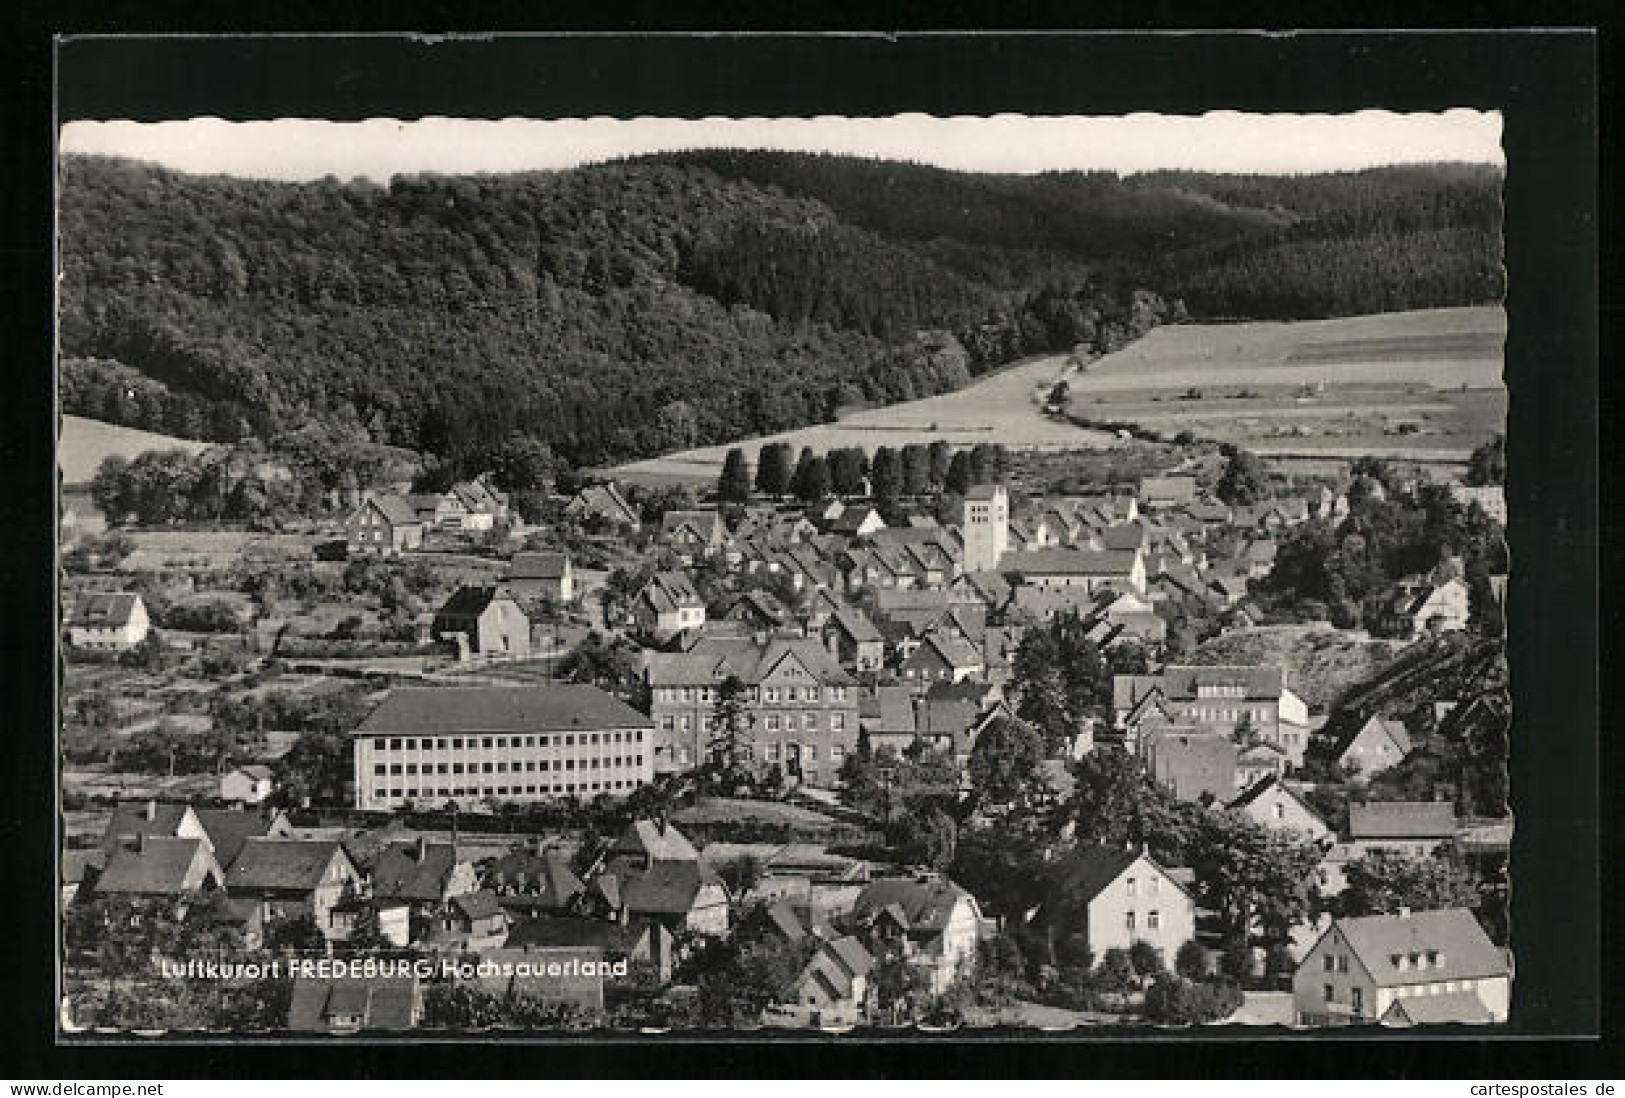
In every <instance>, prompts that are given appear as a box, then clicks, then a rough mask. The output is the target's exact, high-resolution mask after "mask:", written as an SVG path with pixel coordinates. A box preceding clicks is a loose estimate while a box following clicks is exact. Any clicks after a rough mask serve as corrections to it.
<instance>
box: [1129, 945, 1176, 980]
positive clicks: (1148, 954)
mask: <svg viewBox="0 0 1625 1098" xmlns="http://www.w3.org/2000/svg"><path fill="white" fill-rule="evenodd" d="M1128 959H1129V963H1130V964H1132V965H1133V966H1134V972H1135V974H1136V975H1139V976H1160V975H1162V974H1163V973H1164V972H1165V971H1167V969H1166V967H1165V966H1164V965H1163V963H1162V950H1160V949H1158V948H1157V947H1156V946H1154V945H1152V944H1151V943H1150V942H1143V941H1142V942H1135V943H1134V944H1133V945H1132V946H1130V947H1129V951H1128Z"/></svg>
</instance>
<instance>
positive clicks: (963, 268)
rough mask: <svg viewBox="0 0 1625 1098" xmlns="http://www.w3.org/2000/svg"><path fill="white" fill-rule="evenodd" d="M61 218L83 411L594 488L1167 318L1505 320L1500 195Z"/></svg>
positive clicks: (660, 167)
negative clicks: (594, 467)
mask: <svg viewBox="0 0 1625 1098" xmlns="http://www.w3.org/2000/svg"><path fill="white" fill-rule="evenodd" d="M61 186H62V190H61V194H62V202H61V211H60V228H61V256H62V271H63V282H62V287H61V289H62V298H61V300H62V310H61V345H62V349H63V357H64V361H63V364H62V387H61V392H62V397H63V403H64V408H65V410H66V411H68V412H72V413H77V414H82V415H85V416H89V417H92V418H96V419H101V420H105V421H108V422H113V423H119V424H123V425H126V426H132V427H139V428H144V429H149V430H156V431H161V432H164V433H167V434H173V435H180V436H183V437H188V438H201V439H236V438H241V437H244V436H248V435H253V436H257V437H260V438H262V439H266V440H269V441H272V442H273V443H274V441H275V439H276V437H277V436H278V435H280V434H282V433H285V432H288V431H291V430H295V429H298V428H303V427H306V426H308V425H309V424H312V423H316V424H322V425H324V426H327V427H331V428H333V429H334V430H335V431H337V432H338V433H339V434H340V436H341V437H344V436H348V437H354V438H357V439H361V438H365V439H369V440H371V441H374V442H380V443H388V444H391V445H397V446H406V447H410V448H414V449H420V450H425V451H429V452H431V453H434V454H437V455H440V456H443V457H449V458H454V459H461V460H464V461H467V462H470V463H478V462H480V461H481V460H483V459H484V458H486V457H487V456H488V454H489V451H490V449H491V448H492V447H493V446H501V445H504V444H507V443H510V442H512V441H513V440H515V439H524V440H529V441H530V442H532V443H534V442H536V441H540V442H544V443H546V444H548V445H549V446H551V447H552V449H553V450H554V451H555V452H557V453H558V454H559V455H560V456H561V457H563V458H564V459H566V460H568V461H569V462H571V463H575V464H592V463H600V462H610V461H617V460H625V459H631V458H637V457H643V456H648V455H651V454H655V453H660V452H665V451H668V450H673V449H683V448H688V447H692V446H698V445H707V444H715V443H720V442H724V441H729V440H732V439H736V438H740V437H743V436H746V435H751V434H757V433H765V432H772V431H779V430H784V429H789V428H792V427H796V426H801V425H805V424H807V423H811V422H817V421H822V420H827V419H829V418H831V417H832V416H833V414H834V411H835V409H836V408H837V407H840V406H843V405H847V404H852V403H857V402H869V403H883V402H892V401H897V400H906V399H912V398H914V397H919V396H925V395H929V394H932V393H936V392H942V391H946V390H948V389H952V388H955V387H958V386H960V385H963V384H965V383H966V382H967V381H968V380H969V379H970V378H971V377H972V376H974V375H975V374H978V373H981V372H984V371H986V370H988V369H991V368H993V367H996V366H998V365H1002V364H1003V363H1006V362H1009V361H1012V360H1013V359H1015V358H1017V357H1020V356H1021V355H1024V354H1031V353H1037V352H1046V351H1057V350H1072V349H1074V348H1078V347H1081V348H1082V349H1083V350H1084V351H1085V352H1086V353H1106V352H1109V351H1111V350H1114V349H1116V348H1117V347H1120V346H1122V345H1123V344H1124V343H1126V342H1127V341H1129V340H1131V339H1133V338H1135V337H1136V336H1137V335H1139V334H1142V333H1143V332H1144V331H1146V330H1148V329H1149V328H1150V327H1152V326H1154V325H1156V324H1158V323H1162V322H1165V321H1167V320H1171V319H1179V318H1180V317H1181V316H1182V315H1183V312H1182V308H1181V306H1180V305H1179V304H1178V303H1177V302H1176V301H1175V298H1176V297H1185V298H1186V299H1187V301H1193V302H1196V303H1198V305H1199V307H1200V311H1201V312H1202V313H1203V314H1204V315H1207V314H1215V313H1216V314H1220V315H1249V313H1250V314H1251V315H1258V316H1274V315H1306V316H1308V315H1328V314H1329V313H1330V312H1365V311H1373V310H1377V309H1394V308H1410V307H1418V306H1423V305H1445V304H1469V303H1477V302H1480V301H1486V300H1494V299H1496V297H1497V296H1498V294H1499V282H1498V278H1499V266H1498V256H1499V252H1498V247H1497V246H1496V245H1495V239H1496V236H1497V234H1496V232H1495V225H1496V223H1497V222H1498V218H1499V212H1498V210H1499V206H1498V202H1497V201H1496V196H1497V193H1498V188H1499V175H1498V174H1497V173H1495V172H1492V171H1489V170H1488V169H1485V170H1482V171H1481V170H1477V169H1448V170H1447V169H1438V170H1431V169H1406V170H1395V171H1393V172H1389V173H1370V175H1369V178H1367V177H1365V176H1355V177H1326V178H1325V179H1321V178H1320V177H1312V178H1310V179H1305V180H1291V181H1272V180H1267V179H1245V178H1231V177H1206V176H1183V175H1169V176H1143V177H1131V178H1129V179H1126V180H1118V179H1116V178H1115V177H1111V176H1094V175H1087V176H1083V175H1054V176H1038V177H998V176H975V175H965V174H959V173H952V172H944V171H940V170H938V169H931V168H921V167H919V166H917V165H898V164H890V163H884V162H871V161H862V160H855V159H850V158H833V157H812V156H793V155H788V154H785V155H780V154H756V153H752V154H726V153H723V154H711V153H706V154H699V153H696V154H684V155H681V156H675V155H674V156H663V157H651V158H642V159H638V160H633V161H626V162H620V163H614V164H604V165H596V166H592V167H585V168H580V169H576V170H573V171H566V172H555V173H537V174H526V175H511V176H484V177H437V176H426V177H411V178H400V177H398V178H397V179H395V180H394V181H393V182H392V183H391V184H390V185H389V186H387V187H382V186H378V185H375V184H370V183H366V182H363V181H354V182H349V183H340V182H338V181H337V180H333V179H328V180H324V181H320V182H314V183H308V184H290V183H270V182H259V181H247V180H239V179H230V178H224V177H202V176H188V175H184V174H179V173H174V172H169V171H166V170H163V169H160V168H157V167H154V166H152V165H147V164H140V163H134V162H129V161H121V160H112V159H104V158H84V157H69V158H66V159H65V160H64V162H63V165H62V174H61ZM1491 260H1494V262H1491ZM1486 270H1487V271H1489V272H1490V273H1491V274H1493V275H1494V278H1489V277H1487V276H1484V271H1486ZM1475 272H1476V273H1475ZM1283 303H1284V304H1283ZM1283 308H1284V309H1286V310H1287V312H1286V313H1285V314H1282V313H1280V310H1281V309H1283Z"/></svg>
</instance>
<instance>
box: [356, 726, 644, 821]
mask: <svg viewBox="0 0 1625 1098" xmlns="http://www.w3.org/2000/svg"><path fill="white" fill-rule="evenodd" d="M650 735H651V734H650V732H649V730H647V729H643V728H625V729H602V730H598V731H592V730H589V729H583V730H582V731H580V732H570V733H560V732H539V733H533V734H514V733H505V734H498V733H489V734H487V733H468V732H462V733H458V734H450V733H448V734H446V735H439V736H422V735H418V736H393V735H389V734H387V733H382V732H379V733H365V734H357V735H356V737H355V743H354V752H355V789H356V807H357V808H369V809H392V808H397V807H400V806H401V805H404V804H406V803H407V802H409V801H412V802H416V803H418V804H428V805H439V804H444V803H445V802H446V801H456V802H457V803H458V804H461V805H477V804H478V803H479V802H480V801H482V800H485V799H487V798H494V799H496V800H502V801H538V800H544V799H547V798H551V797H567V796H571V795H574V796H579V797H581V798H582V799H584V800H590V799H591V798H593V797H594V796H596V795H598V794H599V793H609V794H611V795H614V796H623V797H624V796H626V795H627V794H629V793H631V792H632V790H634V789H636V788H638V787H639V786H644V785H648V784H649V783H650V782H651V781H653V780H654V749H653V748H654V745H653V743H652V742H651V740H650Z"/></svg>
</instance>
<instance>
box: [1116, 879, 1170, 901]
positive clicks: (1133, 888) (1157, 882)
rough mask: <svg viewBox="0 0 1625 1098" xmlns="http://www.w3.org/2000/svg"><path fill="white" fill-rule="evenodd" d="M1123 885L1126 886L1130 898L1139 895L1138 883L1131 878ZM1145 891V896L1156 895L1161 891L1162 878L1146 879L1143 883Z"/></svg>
mask: <svg viewBox="0 0 1625 1098" xmlns="http://www.w3.org/2000/svg"><path fill="white" fill-rule="evenodd" d="M1124 884H1125V885H1126V886H1127V889H1128V894H1129V895H1130V896H1136V895H1139V891H1140V882H1139V881H1137V880H1135V879H1134V878H1133V877H1130V878H1129V879H1128V880H1127V881H1126V882H1124ZM1145 890H1146V893H1147V895H1151V896H1155V895H1157V893H1158V892H1160V891H1161V890H1162V878H1161V877H1147V878H1146V881H1145Z"/></svg>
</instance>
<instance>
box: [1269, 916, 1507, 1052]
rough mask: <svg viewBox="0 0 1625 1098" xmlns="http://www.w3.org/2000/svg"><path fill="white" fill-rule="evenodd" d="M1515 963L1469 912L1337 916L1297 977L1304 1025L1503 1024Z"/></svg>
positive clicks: (1295, 994) (1294, 990) (1295, 987)
mask: <svg viewBox="0 0 1625 1098" xmlns="http://www.w3.org/2000/svg"><path fill="white" fill-rule="evenodd" d="M1511 993H1512V966H1511V964H1510V962H1509V960H1508V957H1507V954H1506V953H1505V951H1503V950H1501V949H1500V948H1498V947H1497V946H1496V945H1495V943H1493V942H1491V941H1490V939H1489V936H1488V935H1487V934H1485V933H1484V928H1483V927H1481V926H1480V925H1479V923H1478V920H1477V919H1475V918H1474V917H1473V913H1472V912H1471V911H1468V910H1467V909H1466V908H1445V909H1443V910H1439V911H1411V910H1410V909H1408V908H1401V909H1400V910H1399V911H1398V912H1397V913H1395V914H1392V915H1368V916H1363V917H1360V918H1351V919H1337V920H1335V921H1334V922H1333V923H1332V925H1331V926H1330V927H1329V928H1328V929H1327V930H1326V932H1325V933H1324V934H1323V935H1322V936H1321V938H1320V940H1319V941H1317V942H1316V943H1315V944H1314V946H1313V947H1312V948H1311V949H1310V950H1309V952H1308V954H1307V955H1305V957H1304V959H1303V962H1302V963H1301V964H1300V965H1299V966H1298V970H1297V973H1296V974H1295V975H1294V976H1293V978H1292V998H1293V1006H1294V1008H1295V1011H1296V1013H1297V1020H1298V1022H1299V1024H1302V1025H1310V1026H1342V1025H1372V1024H1376V1023H1378V1022H1382V1023H1385V1024H1389V1025H1426V1024H1436V1023H1446V1022H1458V1023H1478V1024H1482V1023H1490V1022H1504V1021H1506V1020H1507V1012H1508V1008H1509V1004H1510V1001H1511Z"/></svg>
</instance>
